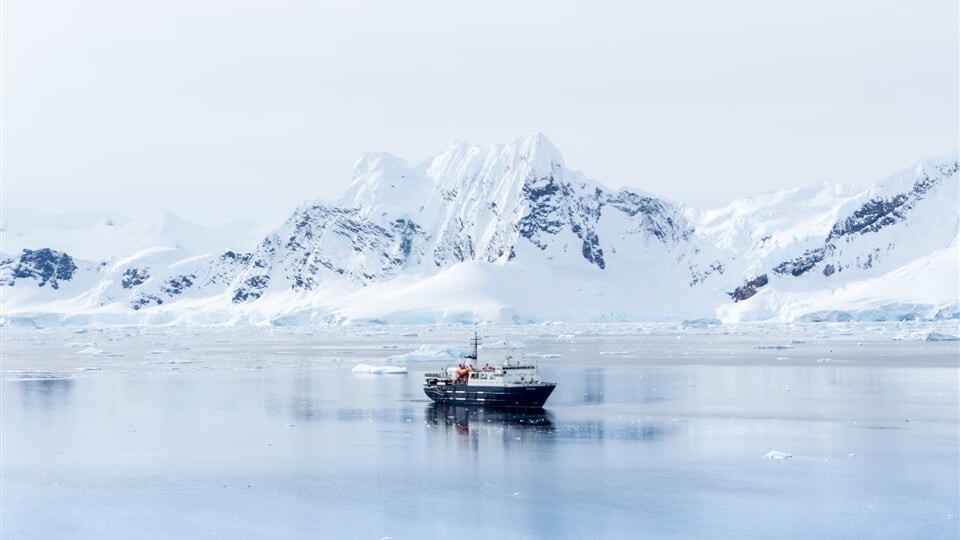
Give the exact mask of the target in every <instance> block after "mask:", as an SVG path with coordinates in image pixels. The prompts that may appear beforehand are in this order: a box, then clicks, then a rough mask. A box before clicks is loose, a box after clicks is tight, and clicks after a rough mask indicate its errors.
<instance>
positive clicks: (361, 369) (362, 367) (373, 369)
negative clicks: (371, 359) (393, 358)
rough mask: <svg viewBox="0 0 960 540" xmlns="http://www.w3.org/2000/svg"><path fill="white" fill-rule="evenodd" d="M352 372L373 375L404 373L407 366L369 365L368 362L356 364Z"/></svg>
mask: <svg viewBox="0 0 960 540" xmlns="http://www.w3.org/2000/svg"><path fill="white" fill-rule="evenodd" d="M350 371H352V372H354V373H372V374H375V375H406V374H407V368H405V367H403V366H371V365H369V364H357V365H356V366H354V368H353V369H352V370H350Z"/></svg>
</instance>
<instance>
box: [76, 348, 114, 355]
mask: <svg viewBox="0 0 960 540" xmlns="http://www.w3.org/2000/svg"><path fill="white" fill-rule="evenodd" d="M77 354H82V355H86V356H121V355H119V354H117V353H112V352H107V351H105V350H103V349H101V348H99V347H97V346H96V345H88V346H86V347H84V348H82V349H80V350H79V351H77Z"/></svg>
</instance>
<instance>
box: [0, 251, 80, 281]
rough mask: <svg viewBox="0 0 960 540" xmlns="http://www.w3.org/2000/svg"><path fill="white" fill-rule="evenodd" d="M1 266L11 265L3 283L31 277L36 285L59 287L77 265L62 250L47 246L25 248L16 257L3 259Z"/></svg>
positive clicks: (70, 275)
mask: <svg viewBox="0 0 960 540" xmlns="http://www.w3.org/2000/svg"><path fill="white" fill-rule="evenodd" d="M2 264H3V266H7V267H12V271H11V272H10V277H9V278H4V279H3V280H2V283H3V284H4V285H10V286H13V285H15V284H16V282H17V280H24V279H32V280H35V281H36V284H37V286H38V287H43V286H46V285H47V284H49V285H50V287H51V288H52V289H59V288H60V282H61V281H70V279H72V278H73V274H74V272H76V271H77V265H76V263H75V262H74V261H73V258H72V257H70V255H67V254H66V253H64V252H62V251H54V250H52V249H49V248H42V249H37V250H31V249H25V250H23V252H22V253H20V256H19V257H17V258H16V259H7V260H5V261H3V263H2Z"/></svg>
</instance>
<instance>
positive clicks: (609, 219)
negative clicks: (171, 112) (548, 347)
mask: <svg viewBox="0 0 960 540" xmlns="http://www.w3.org/2000/svg"><path fill="white" fill-rule="evenodd" d="M958 171H960V160H958V159H957V154H956V153H953V154H949V155H946V156H940V157H938V158H936V159H934V160H923V161H920V162H918V163H917V164H916V165H914V166H911V167H910V168H907V169H904V170H903V171H900V172H898V173H895V174H894V175H891V176H889V177H887V178H884V179H881V180H879V181H878V182H876V183H874V184H872V185H871V186H869V187H868V188H866V189H863V190H859V191H856V190H842V189H839V188H836V187H834V186H831V185H827V184H822V185H820V186H807V187H803V188H796V189H794V190H787V191H784V192H778V193H772V194H764V195H761V196H758V197H754V198H751V199H740V200H737V201H733V202H732V203H731V204H730V205H728V206H727V207H724V208H720V209H714V210H706V211H705V210H697V209H692V208H689V207H686V206H684V205H682V204H679V203H676V202H672V201H668V200H665V199H663V198H660V197H657V196H656V195H653V194H649V193H640V192H636V191H632V190H628V189H620V190H611V189H610V188H608V187H606V186H604V185H602V184H600V183H598V182H595V181H593V180H590V179H588V178H587V177H586V176H585V175H583V174H582V173H580V172H578V171H574V170H571V169H568V168H566V166H565V163H564V161H563V157H562V155H561V154H560V152H559V150H558V149H557V148H556V147H555V146H554V145H553V144H552V143H551V142H550V141H549V139H548V138H547V137H546V136H544V135H543V134H539V133H538V134H534V135H530V136H526V137H520V138H518V139H515V140H513V141H511V142H510V143H508V144H504V145H492V146H490V147H487V148H481V147H479V146H471V145H469V144H466V143H462V142H456V143H454V144H452V145H450V146H449V147H448V148H447V149H446V150H444V151H443V152H441V153H440V154H437V155H436V156H434V157H433V158H431V159H428V160H425V161H424V162H421V163H419V164H414V165H412V166H411V165H410V164H409V163H407V162H406V161H405V160H402V159H400V158H397V157H396V156H392V155H390V154H388V153H385V152H375V153H368V154H364V155H363V156H361V158H360V159H359V160H358V161H357V163H356V164H355V167H354V178H353V182H352V183H351V184H350V186H349V187H348V188H347V190H346V191H345V192H344V194H343V196H342V197H341V198H340V199H339V200H338V201H333V202H330V201H313V202H310V203H306V204H303V205H300V206H299V207H298V208H297V209H296V210H295V211H294V212H293V213H292V214H291V215H290V217H288V218H287V219H286V220H285V221H284V222H283V223H282V224H281V225H280V226H278V227H276V228H275V229H274V230H272V231H271V232H270V233H268V234H266V235H264V236H263V237H262V239H261V240H260V241H259V243H258V244H257V245H256V246H253V247H252V248H250V249H248V250H237V249H236V246H227V245H219V244H217V243H216V241H214V240H210V241H209V242H207V243H206V244H203V245H199V244H202V243H198V242H193V243H192V244H191V243H190V242H183V243H178V242H176V241H175V240H174V239H171V238H170V236H171V235H173V236H176V235H177V234H179V235H184V236H185V238H191V237H202V234H201V233H200V232H198V231H197V230H196V229H194V228H192V226H191V225H190V224H189V223H187V222H184V221H182V220H179V219H178V218H177V219H174V218H171V217H168V218H167V219H165V220H164V231H165V235H159V237H158V238H159V240H156V242H157V243H158V244H160V245H155V246H152V247H150V248H144V249H141V250H140V251H137V252H135V253H118V254H115V256H113V257H111V258H109V259H108V260H79V259H77V260H75V259H74V257H72V256H70V255H69V252H68V251H67V250H66V249H61V250H58V249H54V248H52V247H49V246H34V247H31V248H24V249H25V251H21V252H20V253H19V254H16V255H5V256H4V257H3V260H2V262H0V285H2V287H0V289H2V291H3V292H4V299H3V302H2V305H3V308H4V309H3V311H4V315H3V317H4V319H5V320H6V321H11V320H14V319H17V318H18V317H19V318H24V319H25V320H26V319H30V318H31V317H35V316H46V317H47V319H51V320H56V319H57V317H58V316H59V317H60V319H62V320H69V319H71V318H73V320H114V321H122V320H131V321H135V322H156V321H164V322H169V321H181V322H201V323H207V322H251V323H277V321H287V322H291V321H300V322H304V323H309V322H334V323H343V322H361V321H395V320H397V321H407V322H409V321H413V322H436V321H450V320H454V321H474V322H476V321H481V320H489V321H496V322H510V321H516V322H537V321H544V320H564V319H570V320H637V321H643V320H682V319H694V318H720V319H724V320H727V321H744V320H800V319H803V318H804V317H807V316H809V315H810V314H812V313H816V312H827V311H831V309H830V308H838V309H834V310H833V311H843V309H842V308H843V306H840V305H833V304H831V301H830V298H829V294H827V293H830V292H831V291H833V292H836V291H841V290H848V289H849V287H850V286H851V284H854V283H856V282H858V281H870V280H877V279H881V280H882V279H883V276H886V275H891V276H892V275H894V274H895V273H896V272H897V271H898V270H900V269H902V268H905V267H908V266H911V265H915V264H918V263H917V261H922V260H924V259H925V258H927V259H929V260H930V261H933V260H936V261H940V260H941V259H942V256H941V255H937V254H938V253H940V250H943V249H947V252H948V253H952V252H950V251H949V250H950V249H953V250H954V251H956V250H957V249H958V248H957V247H956V245H957V243H956V237H957V229H958V226H960V210H958V203H957V200H958V197H960V194H958V189H957V185H958V176H960V172H958ZM171 230H174V231H176V232H177V234H172V233H171V232H170V231H171ZM209 238H211V239H213V238H214V237H213V236H210V237H209ZM951 246H952V247H951ZM141 247H143V246H141ZM44 250H46V251H44ZM938 264H940V265H941V266H943V267H945V269H944V270H943V272H942V273H943V275H942V276H941V277H940V278H939V279H942V280H943V285H942V287H941V291H942V294H941V295H940V298H930V297H929V295H926V296H925V297H924V301H923V302H913V301H912V300H911V298H912V296H911V295H914V293H913V292H912V291H911V290H909V286H908V285H904V283H908V281H904V280H902V279H900V278H899V277H898V278H897V279H896V282H897V283H898V287H899V290H897V291H888V292H889V294H886V293H884V295H886V296H887V297H885V298H879V297H878V298H877V300H876V302H875V304H876V305H874V306H873V307H869V308H864V309H860V311H861V312H871V313H873V314H872V315H870V316H871V317H877V316H882V315H876V312H877V310H880V312H881V313H882V312H883V309H882V308H883V306H884V305H916V306H918V307H917V308H916V309H915V310H914V312H913V313H911V314H910V315H909V316H913V317H919V318H924V317H942V316H945V315H943V314H948V315H949V314H950V313H953V312H956V311H958V310H956V309H954V308H953V307H952V306H955V305H957V304H958V302H960V299H958V296H960V293H958V291H957V290H956V286H955V284H956V283H957V279H956V278H955V276H954V275H953V273H955V271H954V270H953V269H952V268H946V267H949V266H950V265H949V264H943V263H938ZM70 265H73V266H75V268H74V269H73V270H72V271H71V272H69V274H70V275H69V277H66V278H65V277H63V275H64V271H63V270H62V269H67V268H69V267H70ZM459 265H466V266H464V267H463V268H459V269H458V268H457V267H458V266H459ZM51 268H52V270H51ZM454 276H459V278H458V279H460V280H461V281H462V285H460V286H458V285H457V279H454ZM890 279H891V280H893V279H894V278H892V277H891V278H890ZM891 282H892V281H891ZM951 284H953V286H951ZM471 286H473V287H477V288H480V289H482V290H483V291H485V292H484V293H483V295H480V296H478V295H477V294H475V293H474V292H473V291H471V290H470V289H469V288H470V287H471ZM371 291H377V294H374V293H373V292H371ZM410 291H416V292H415V293H414V292H410ZM413 294H416V295H419V296H417V297H413V296H411V295H413ZM377 295H379V297H380V299H381V300H379V301H378V298H377ZM455 295H461V296H463V297H469V298H472V299H473V301H474V302H476V303H477V304H478V305H480V304H482V305H483V306H485V307H484V308H483V309H480V308H478V309H476V310H471V309H470V308H469V306H468V305H460V303H459V302H457V303H458V305H459V307H457V308H456V309H450V308H449V304H452V303H454V302H453V301H452V297H453V296H455ZM804 295H806V296H807V297H816V298H821V297H823V298H822V299H821V300H820V301H819V304H818V305H812V304H811V305H808V306H807V307H798V305H797V304H798V303H801V304H803V302H801V300H800V298H802V297H803V296H804ZM824 295H826V296H824ZM914 296H917V297H919V296H923V295H914ZM382 298H393V299H395V300H394V301H393V302H385V301H382ZM851 302H852V304H851V305H859V306H860V308H863V307H864V305H866V304H864V305H860V304H862V302H860V301H859V300H857V301H856V302H853V301H851ZM54 304H55V305H56V308H57V309H52V308H51V305H54ZM804 305H806V304H804ZM378 306H379V307H378ZM412 306H416V307H412ZM858 309H859V308H858ZM951 310H952V311H951ZM901 311H902V310H901ZM897 313H900V312H899V311H898V312H897ZM554 315H556V316H554ZM896 316H897V317H906V316H908V315H904V314H903V313H900V314H899V315H896ZM854 317H855V315H854Z"/></svg>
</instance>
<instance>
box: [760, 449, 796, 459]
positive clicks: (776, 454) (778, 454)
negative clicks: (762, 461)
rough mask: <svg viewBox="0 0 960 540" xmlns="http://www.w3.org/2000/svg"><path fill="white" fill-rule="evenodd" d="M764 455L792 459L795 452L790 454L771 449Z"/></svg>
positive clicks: (769, 457) (770, 457) (771, 457)
mask: <svg viewBox="0 0 960 540" xmlns="http://www.w3.org/2000/svg"><path fill="white" fill-rule="evenodd" d="M764 457H766V458H767V459H790V458H792V457H793V454H788V453H786V452H781V451H779V450H771V451H769V452H767V453H766V454H764Z"/></svg>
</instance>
